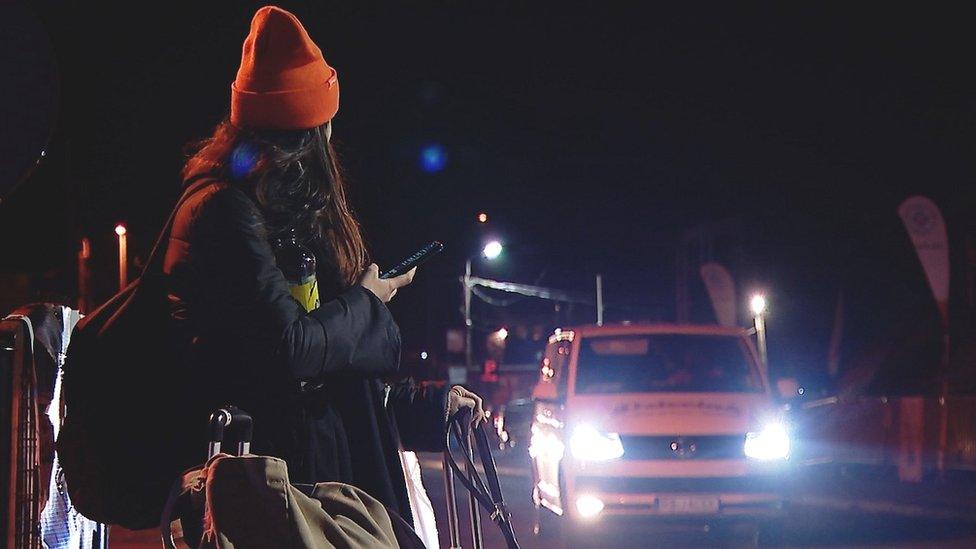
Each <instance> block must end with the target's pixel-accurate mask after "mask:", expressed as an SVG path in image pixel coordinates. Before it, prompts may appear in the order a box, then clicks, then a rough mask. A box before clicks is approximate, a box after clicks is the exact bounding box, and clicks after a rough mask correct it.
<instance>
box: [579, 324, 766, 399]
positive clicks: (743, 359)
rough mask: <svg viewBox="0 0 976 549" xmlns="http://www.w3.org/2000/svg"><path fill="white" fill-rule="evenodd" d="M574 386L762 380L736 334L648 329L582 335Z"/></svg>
mask: <svg viewBox="0 0 976 549" xmlns="http://www.w3.org/2000/svg"><path fill="white" fill-rule="evenodd" d="M575 390H576V393H577V394H601V393H602V394H606V393H656V392H668V393H685V392H691V393H703V392H722V393H727V392H733V393H750V392H758V391H761V390H762V382H761V381H760V378H759V373H758V372H757V371H756V368H755V367H754V365H753V361H752V359H751V355H750V354H749V350H748V347H747V346H746V343H745V340H743V339H742V338H740V337H737V336H721V335H682V334H651V335H628V336H605V337H587V338H583V339H582V340H581V341H580V350H579V359H578V361H577V369H576V387H575Z"/></svg>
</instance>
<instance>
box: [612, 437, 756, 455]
mask: <svg viewBox="0 0 976 549" xmlns="http://www.w3.org/2000/svg"><path fill="white" fill-rule="evenodd" d="M744 441H745V435H689V436H678V435H666V436H637V435H620V442H621V444H623V447H624V455H623V459H632V460H648V459H680V460H686V459H739V458H743V457H744V455H743V453H742V444H743V442H744Z"/></svg>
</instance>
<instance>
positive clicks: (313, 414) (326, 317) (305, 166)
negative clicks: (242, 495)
mask: <svg viewBox="0 0 976 549" xmlns="http://www.w3.org/2000/svg"><path fill="white" fill-rule="evenodd" d="M338 106H339V83H338V78H337V75H336V71H335V70H334V69H332V68H331V67H330V66H329V65H328V64H327V63H326V62H325V59H324V58H323V57H322V53H321V51H320V50H319V48H318V47H317V46H315V44H314V43H313V42H312V41H311V39H310V38H309V36H308V34H307V33H306V31H305V29H304V28H303V27H302V25H301V23H300V22H299V21H298V20H297V19H296V18H295V17H294V16H293V15H292V14H290V13H288V12H286V11H284V10H281V9H278V8H275V7H265V8H262V9H261V10H259V11H258V12H257V14H256V15H255V16H254V20H253V21H252V24H251V30H250V34H249V35H248V37H247V39H246V40H245V42H244V48H243V56H242V62H241V67H240V70H239V71H238V73H237V78H236V80H235V81H234V83H233V85H232V91H231V112H230V117H229V119H228V120H225V121H224V122H222V123H221V124H220V125H219V126H218V127H217V129H216V131H215V132H214V134H213V136H212V137H210V138H209V139H206V140H204V141H203V142H202V143H201V144H200V145H199V147H198V150H197V152H196V153H195V154H194V155H193V156H192V157H191V158H190V159H189V161H188V162H187V164H186V166H185V168H184V173H183V175H184V179H185V181H186V183H187V185H189V184H190V183H195V182H198V181H201V180H206V181H207V183H204V184H203V185H202V187H199V188H197V187H198V186H195V191H194V192H193V194H192V196H190V197H189V198H188V199H187V200H186V202H184V204H183V206H181V208H180V209H179V211H178V212H177V216H176V220H175V222H174V226H173V230H172V233H171V238H170V240H169V243H168V248H167V253H166V261H165V272H166V273H167V276H168V282H169V293H170V303H171V314H172V316H173V318H174V319H175V320H176V321H177V323H178V324H179V326H180V327H181V328H182V330H183V332H184V333H185V335H186V337H187V338H188V339H189V340H190V341H192V349H191V351H190V353H191V355H190V360H192V361H194V364H195V365H196V370H195V371H197V372H199V375H200V377H199V379H198V380H196V383H195V385H196V386H197V387H198V388H199V390H200V391H199V392H200V398H201V399H203V400H206V404H207V405H212V406H218V405H221V404H223V403H226V402H233V403H236V404H238V405H239V406H241V407H242V408H243V409H245V410H248V411H250V412H251V413H252V414H253V415H254V416H255V432H254V444H253V448H254V451H255V452H256V453H267V454H271V455H277V456H281V457H283V458H285V460H286V461H287V462H288V465H289V471H290V475H291V478H292V480H293V481H294V482H309V483H310V482H320V481H341V482H347V483H350V484H353V485H355V486H358V487H360V488H363V489H364V490H366V491H367V492H368V493H369V494H371V495H372V496H374V497H376V498H377V499H379V500H380V501H382V502H383V503H384V504H386V505H387V506H388V507H390V508H391V509H393V510H394V511H396V512H398V513H399V514H400V515H401V516H403V517H404V518H405V519H406V520H408V521H410V520H411V516H412V513H411V508H410V503H409V501H408V496H407V490H406V485H405V479H404V473H403V469H402V467H401V462H400V457H399V454H398V452H399V450H400V449H401V448H403V449H407V450H412V449H417V450H427V451H439V450H442V449H443V444H444V429H445V418H446V417H447V414H448V413H449V412H451V411H453V410H456V409H457V408H459V407H461V406H467V407H470V408H472V409H473V410H474V416H476V417H478V418H482V417H483V416H482V414H483V412H482V410H481V399H480V398H479V397H478V396H477V395H475V394H473V393H470V392H468V391H466V390H464V389H463V388H460V387H454V388H452V390H451V391H446V390H445V389H443V388H436V387H432V386H420V385H414V384H410V383H399V384H394V385H392V386H388V385H384V383H383V382H382V381H381V380H382V379H383V378H385V377H387V376H390V375H392V374H394V373H395V372H396V371H397V367H398V364H399V350H400V336H399V331H398V329H397V326H396V324H395V323H394V321H393V318H392V317H391V315H390V313H389V311H388V310H387V308H386V305H385V304H384V303H385V302H388V301H389V300H390V299H391V298H392V297H393V296H394V294H395V293H396V292H397V290H398V289H399V288H402V287H404V286H405V285H407V284H409V283H410V281H411V280H412V279H413V275H414V273H413V272H412V271H411V272H410V273H407V274H405V275H402V276H399V277H396V278H392V279H389V280H382V279H380V278H379V276H378V268H377V266H376V265H369V266H368V267H366V263H367V260H366V258H367V254H366V246H365V244H364V242H363V237H362V234H361V232H360V228H359V225H358V223H357V222H356V219H355V217H354V216H353V214H352V211H351V209H350V208H349V205H348V203H347V201H346V196H345V186H344V183H343V180H342V178H341V176H340V170H339V169H338V165H337V163H336V157H335V153H334V151H333V149H332V147H331V145H330V141H329V140H330V136H331V131H332V126H331V122H330V121H331V119H332V118H333V116H334V115H335V114H336V112H337V110H338ZM292 235H294V236H295V239H296V241H298V242H300V243H302V244H304V245H305V246H307V247H308V248H310V249H311V250H314V253H315V257H316V259H317V264H318V268H317V270H316V278H317V281H318V285H319V288H318V290H319V293H320V296H321V298H322V299H321V303H322V304H321V306H319V307H317V308H314V309H312V310H311V311H306V309H305V308H304V307H303V306H302V304H300V303H299V302H298V301H296V299H295V298H293V297H292V294H291V293H290V289H289V286H288V283H287V282H286V280H285V278H284V276H283V274H282V271H281V269H279V266H278V265H276V260H275V255H274V249H273V247H272V244H271V243H272V242H273V241H275V240H280V239H288V238H290V237H291V236H292ZM282 267H285V266H284V265H283V266H282Z"/></svg>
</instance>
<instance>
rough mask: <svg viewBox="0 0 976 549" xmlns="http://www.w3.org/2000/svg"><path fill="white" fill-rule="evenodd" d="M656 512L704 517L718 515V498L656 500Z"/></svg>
mask: <svg viewBox="0 0 976 549" xmlns="http://www.w3.org/2000/svg"><path fill="white" fill-rule="evenodd" d="M657 508H658V512H660V513H662V514H667V515H690V514H694V515H706V514H713V513H718V498H697V497H677V498H658V500H657Z"/></svg>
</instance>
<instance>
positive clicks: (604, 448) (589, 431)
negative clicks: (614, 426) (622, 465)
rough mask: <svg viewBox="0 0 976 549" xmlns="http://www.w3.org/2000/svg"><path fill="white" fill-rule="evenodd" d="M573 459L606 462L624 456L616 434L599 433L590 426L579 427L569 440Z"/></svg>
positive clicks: (618, 436)
mask: <svg viewBox="0 0 976 549" xmlns="http://www.w3.org/2000/svg"><path fill="white" fill-rule="evenodd" d="M569 449H570V451H571V452H572V453H573V457H574V458H576V459H579V460H583V461H607V460H611V459H617V458H619V457H620V456H622V455H624V447H623V445H622V444H621V443H620V435H618V434H617V433H601V432H600V431H597V430H596V428H595V427H593V426H592V425H580V426H579V427H577V428H576V430H574V431H573V436H572V437H570V439H569Z"/></svg>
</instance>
